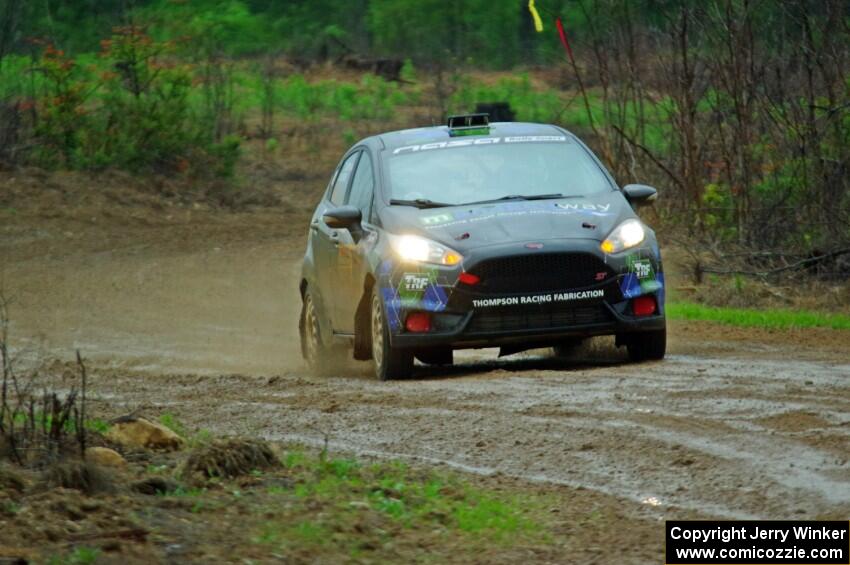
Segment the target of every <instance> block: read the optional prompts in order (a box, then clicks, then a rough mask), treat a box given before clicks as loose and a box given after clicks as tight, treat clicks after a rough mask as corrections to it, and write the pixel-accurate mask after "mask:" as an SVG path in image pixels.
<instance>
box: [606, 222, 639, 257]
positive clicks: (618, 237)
mask: <svg viewBox="0 0 850 565" xmlns="http://www.w3.org/2000/svg"><path fill="white" fill-rule="evenodd" d="M645 238H646V230H645V229H643V226H642V225H641V223H640V222H639V221H638V220H634V219H631V220H626V221H625V222H623V223H622V224H620V225H619V226H617V227H616V228H614V231H612V232H611V233H610V234H608V237H606V238H605V241H603V242H602V244H601V245H600V246H599V247H601V248H602V251H604V252H605V253H619V252H620V251H625V250H626V249H630V248H632V247H634V246H635V245H639V244H640V243H641V242H643V240H644V239H645Z"/></svg>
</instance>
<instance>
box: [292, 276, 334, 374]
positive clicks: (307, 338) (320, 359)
mask: <svg viewBox="0 0 850 565" xmlns="http://www.w3.org/2000/svg"><path fill="white" fill-rule="evenodd" d="M299 330H300V331H299V333H300V335H301V356H302V357H303V358H304V362H305V363H306V364H307V368H308V369H309V370H310V372H312V373H313V374H314V375H316V376H327V375H328V374H329V373H330V372H331V371H332V370H333V369H334V367H335V364H334V363H333V360H334V359H335V351H333V350H332V349H331V348H330V347H328V346H327V345H326V344H325V343H324V342H323V341H322V332H321V331H320V329H319V312H318V309H317V308H316V302H315V300H314V299H313V295H312V293H311V292H310V290H309V289H308V290H307V291H306V292H305V293H304V302H303V305H302V308H301V323H300V324H299Z"/></svg>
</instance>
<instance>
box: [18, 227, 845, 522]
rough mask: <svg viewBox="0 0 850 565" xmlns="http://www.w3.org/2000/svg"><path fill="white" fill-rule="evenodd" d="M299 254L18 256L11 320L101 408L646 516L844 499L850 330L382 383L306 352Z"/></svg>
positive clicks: (692, 333) (830, 505) (824, 513)
mask: <svg viewBox="0 0 850 565" xmlns="http://www.w3.org/2000/svg"><path fill="white" fill-rule="evenodd" d="M299 251H300V249H299V248H298V246H296V245H295V244H294V242H293V240H291V239H289V240H284V241H281V242H278V243H268V242H265V243H263V244H261V245H256V246H251V247H245V246H244V245H240V246H235V247H226V246H225V247H220V248H219V247H216V248H209V249H208V250H206V251H192V252H190V253H182V254H181V253H174V254H170V255H163V254H159V255H157V254H145V253H142V252H139V253H133V254H123V255H122V254H120V253H117V254H96V255H90V256H86V255H79V256H75V257H73V258H69V259H65V260H62V261H35V260H32V261H27V262H23V263H20V264H17V265H15V264H12V265H11V266H9V267H8V268H7V271H6V279H7V280H8V281H13V282H14V283H15V284H16V285H17V288H13V289H12V290H13V292H16V294H17V296H18V301H19V303H20V306H21V307H22V314H21V315H20V316H19V317H18V318H15V320H14V324H15V325H14V327H13V329H14V330H15V332H16V334H17V335H20V336H21V338H22V342H23V343H24V344H27V343H28V344H30V345H32V346H33V347H36V346H37V348H40V350H41V351H42V354H43V355H47V356H60V357H61V356H63V355H64V356H66V357H67V354H68V353H69V352H70V351H71V350H73V348H75V347H80V348H81V349H83V351H84V353H85V354H86V356H87V357H88V358H89V359H90V360H91V363H92V365H94V367H93V371H92V374H93V376H92V382H91V389H92V390H94V391H97V394H99V395H100V396H99V399H100V400H99V401H96V402H95V404H94V406H95V407H96V408H99V409H100V410H102V411H103V412H104V413H119V412H122V411H129V410H131V409H136V408H142V409H143V410H144V411H145V412H148V413H151V414H156V413H158V412H163V411H169V412H172V413H174V414H176V415H177V416H178V417H179V418H180V419H181V420H184V421H185V422H186V423H187V424H188V425H190V426H192V427H195V428H209V429H212V430H214V431H216V432H223V433H232V434H260V435H262V436H264V437H266V438H269V439H273V440H283V441H300V442H305V443H308V444H312V445H316V446H321V445H322V444H323V443H324V442H325V439H326V438H327V439H328V441H329V445H330V446H331V447H332V448H334V449H335V450H339V451H345V452H351V453H359V454H365V455H373V456H379V457H401V458H407V459H411V460H418V461H422V462H426V463H440V464H446V465H450V466H453V467H456V468H458V469H462V470H465V471H471V472H477V473H485V474H492V473H501V474H503V475H507V476H511V477H518V478H522V479H526V480H531V481H543V482H549V483H555V484H563V485H569V486H572V487H583V488H588V489H593V490H597V491H600V492H603V493H608V494H612V495H616V496H617V497H621V498H624V499H628V500H632V501H637V502H638V503H642V505H643V508H645V509H646V510H647V511H650V512H656V511H657V512H660V513H664V512H666V511H667V510H668V509H670V508H683V509H689V510H696V511H698V512H699V513H701V514H705V515H715V516H722V517H729V518H772V519H784V518H801V517H806V518H809V517H816V516H817V517H834V518H836V519H845V518H846V517H847V515H848V514H850V462H848V458H850V359H848V357H847V354H846V349H845V347H846V334H843V333H841V332H836V333H826V332H820V333H819V332H810V333H805V334H799V333H798V334H794V335H782V334H766V333H765V332H760V331H756V330H752V331H749V330H740V329H729V328H720V327H716V326H712V325H709V324H703V325H701V324H673V326H672V331H671V348H670V349H671V353H672V354H671V355H670V356H669V358H668V359H667V360H665V361H663V362H660V363H647V364H641V365H631V364H627V363H625V362H624V358H623V356H622V354H621V353H620V352H618V351H617V350H615V349H614V348H613V346H612V345H611V344H610V341H609V342H605V341H604V340H601V345H597V346H594V347H593V348H588V349H587V350H586V351H584V352H583V353H581V355H580V356H579V357H578V358H577V359H574V360H572V361H568V362H562V361H556V360H554V359H550V358H546V357H543V356H540V355H534V354H530V355H524V356H517V357H513V358H507V359H500V360H495V359H494V357H495V354H494V353H493V352H490V351H483V352H462V353H459V354H457V358H458V364H457V365H456V366H454V367H450V368H440V369H423V370H421V371H420V375H419V377H418V378H417V379H414V380H411V381H403V382H390V383H380V382H375V381H373V380H371V379H370V378H369V376H368V371H367V370H366V368H365V365H363V364H357V365H355V364H352V366H351V367H350V369H349V370H348V371H346V372H345V374H343V375H340V376H338V377H333V378H329V379H321V380H319V379H314V378H312V377H309V376H307V375H306V374H305V373H304V371H303V368H302V367H301V364H300V360H299V359H298V354H297V351H298V347H297V341H296V335H295V330H296V325H297V312H298V306H299V301H298V296H297V291H296V288H297V270H298V266H297V261H296V258H297V255H298V253H299ZM77 296H82V297H83V298H82V299H75V298H74V297H77ZM836 336H838V337H836ZM824 340H825V341H824ZM830 340H831V341H830ZM842 343H844V345H841V344H842Z"/></svg>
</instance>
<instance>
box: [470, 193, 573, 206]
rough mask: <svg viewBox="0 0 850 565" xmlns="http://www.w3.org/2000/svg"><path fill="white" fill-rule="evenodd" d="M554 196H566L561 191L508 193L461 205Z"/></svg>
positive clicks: (542, 198) (539, 198) (544, 198)
mask: <svg viewBox="0 0 850 565" xmlns="http://www.w3.org/2000/svg"><path fill="white" fill-rule="evenodd" d="M555 198H568V197H567V196H564V195H563V194H561V193H554V194H529V195H525V194H509V195H507V196H502V197H501V198H492V199H490V200H479V201H477V202H467V203H465V204H461V206H469V205H470V204H489V203H490V202H502V201H503V200H552V199H555Z"/></svg>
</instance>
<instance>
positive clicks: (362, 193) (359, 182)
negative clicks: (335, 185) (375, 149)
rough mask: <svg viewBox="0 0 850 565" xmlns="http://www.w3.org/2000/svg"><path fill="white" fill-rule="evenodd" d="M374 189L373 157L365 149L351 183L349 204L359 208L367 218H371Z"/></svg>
mask: <svg viewBox="0 0 850 565" xmlns="http://www.w3.org/2000/svg"><path fill="white" fill-rule="evenodd" d="M374 190H375V176H374V174H373V173H372V159H371V158H370V157H369V154H368V153H367V152H365V151H364V152H363V157H362V158H361V159H360V164H358V165H357V172H356V173H354V182H353V183H352V184H351V192H350V193H349V195H348V204H351V205H352V206H356V207H357V208H359V209H360V211H361V212H363V218H364V219H366V220H368V219H369V214H370V212H371V210H372V193H373V192H374Z"/></svg>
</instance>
